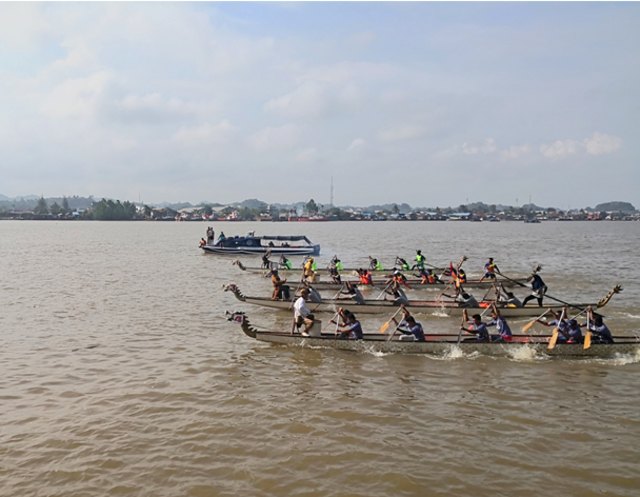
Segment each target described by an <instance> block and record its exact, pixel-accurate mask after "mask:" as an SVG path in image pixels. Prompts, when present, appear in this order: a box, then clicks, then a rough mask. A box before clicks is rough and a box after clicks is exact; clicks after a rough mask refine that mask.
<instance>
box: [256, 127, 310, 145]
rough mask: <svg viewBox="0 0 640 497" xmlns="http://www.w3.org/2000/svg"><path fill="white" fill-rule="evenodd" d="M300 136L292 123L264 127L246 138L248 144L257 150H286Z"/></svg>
mask: <svg viewBox="0 0 640 497" xmlns="http://www.w3.org/2000/svg"><path fill="white" fill-rule="evenodd" d="M299 136H300V129H299V128H298V127H297V126H296V125H294V124H285V125H283V126H276V127H266V128H263V129H261V130H260V131H258V132H257V133H254V134H253V135H251V136H250V137H249V138H248V143H249V145H250V146H251V147H252V148H253V149H254V150H257V151H269V150H286V149H289V148H291V147H293V146H294V145H295V144H296V143H297V141H298V139H299Z"/></svg>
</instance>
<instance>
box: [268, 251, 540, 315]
mask: <svg viewBox="0 0 640 497" xmlns="http://www.w3.org/2000/svg"><path fill="white" fill-rule="evenodd" d="M369 259H370V269H362V268H359V269H358V270H357V272H358V277H359V278H358V285H361V286H365V287H366V286H371V285H373V278H372V274H371V268H373V270H375V271H383V270H384V269H383V268H382V266H381V265H380V263H379V261H378V260H377V259H375V258H372V257H371V256H370V257H369ZM466 259H467V258H466V257H463V258H462V259H461V261H460V262H459V263H458V265H457V266H456V267H454V265H453V263H449V267H448V268H447V269H446V270H445V271H443V273H442V275H441V276H437V275H435V273H434V272H433V271H432V270H431V269H429V268H426V267H425V259H424V255H422V253H421V251H420V250H417V253H416V264H414V266H413V267H411V268H409V264H408V263H407V262H406V260H405V259H402V258H400V257H397V258H396V263H398V264H399V266H400V269H403V270H407V268H409V270H412V269H417V270H418V271H420V275H421V277H422V279H421V281H420V284H433V283H436V282H437V283H440V284H445V283H447V282H445V281H443V279H442V277H443V276H445V274H446V275H448V276H449V277H450V281H449V282H448V283H449V284H450V285H452V288H453V290H454V294H453V295H449V294H447V293H445V292H443V293H442V294H441V296H442V297H447V298H451V299H453V300H454V301H455V302H458V303H459V304H460V305H461V306H463V307H479V303H478V301H477V300H476V298H475V297H474V296H473V295H472V294H471V293H469V292H467V291H466V290H465V289H464V285H465V284H466V283H467V275H466V273H465V272H464V270H463V269H462V268H461V266H462V263H463V262H464V261H465V260H466ZM280 264H281V265H282V266H283V267H285V268H288V269H291V268H292V265H291V261H290V260H288V259H287V258H286V257H285V256H281V260H280ZM263 267H264V268H265V269H266V268H269V267H273V266H272V264H271V261H269V259H268V254H266V255H265V256H263ZM341 269H344V266H342V262H341V261H340V259H338V258H337V257H336V256H334V257H333V259H331V262H330V264H329V273H330V274H331V276H332V278H333V282H334V283H336V284H340V285H342V286H341V288H340V290H339V291H338V294H336V297H335V298H338V296H339V295H346V296H347V298H351V299H353V300H354V301H355V302H356V303H357V304H363V303H364V297H363V296H362V293H361V292H360V290H359V289H358V287H357V286H358V285H355V284H353V283H352V282H350V281H345V282H343V281H342V279H341V278H340V270H341ZM400 269H398V268H395V269H394V271H393V273H392V274H391V275H389V276H387V279H386V281H385V286H384V290H383V292H382V294H381V295H380V296H382V295H383V294H384V295H385V297H384V298H385V300H393V302H394V303H395V304H397V305H403V304H408V303H409V300H408V298H407V296H406V294H405V292H404V290H403V288H402V287H405V288H409V289H410V288H411V287H410V285H409V284H408V282H407V278H406V276H405V275H404V274H403V273H402V272H401V270H400ZM539 269H540V267H538V268H537V269H536V270H535V271H533V273H532V274H531V275H530V276H529V278H528V279H527V281H529V282H530V284H531V294H530V295H528V296H527V297H525V298H524V300H522V301H521V300H520V299H518V298H517V297H516V296H515V294H514V293H513V292H511V291H509V290H507V289H506V288H505V287H504V285H502V284H501V285H498V284H497V276H496V275H499V274H501V273H500V270H499V269H498V266H497V264H496V263H495V261H494V259H493V257H490V258H489V260H488V261H487V262H486V264H485V265H484V275H483V276H482V278H480V281H483V280H485V279H486V280H492V281H494V283H495V284H494V286H493V289H494V291H495V301H496V302H499V303H501V304H502V305H507V306H511V307H522V306H524V305H526V304H527V303H528V302H529V301H530V300H534V299H535V300H537V302H538V306H539V307H542V306H543V299H544V295H545V293H546V292H547V288H548V287H547V285H546V284H545V282H544V281H543V280H542V278H541V277H540V275H539V274H538V271H539ZM269 274H270V275H271V282H272V285H273V292H272V295H271V298H272V299H273V300H280V299H282V300H290V288H289V286H288V285H286V284H285V283H286V281H287V280H286V279H283V278H281V277H280V275H279V274H278V270H277V269H276V268H273V269H271V271H270V273H269ZM316 275H317V265H316V262H315V259H314V258H313V257H308V258H306V259H305V261H304V263H303V267H302V281H301V286H304V287H306V288H307V289H309V291H310V294H311V298H312V300H313V301H315V302H320V301H321V299H322V297H321V296H320V294H319V293H318V292H317V291H316V290H315V289H313V286H312V284H313V282H315V281H316ZM445 291H446V289H445ZM486 296H487V295H485V298H486ZM483 300H484V299H483Z"/></svg>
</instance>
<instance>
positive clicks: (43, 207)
mask: <svg viewBox="0 0 640 497" xmlns="http://www.w3.org/2000/svg"><path fill="white" fill-rule="evenodd" d="M33 212H34V214H39V215H41V216H43V215H45V214H49V206H48V205H47V201H46V200H45V199H44V197H40V198H39V199H38V204H37V205H36V207H35V209H33Z"/></svg>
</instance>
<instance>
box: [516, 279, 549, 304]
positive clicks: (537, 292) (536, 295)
mask: <svg viewBox="0 0 640 497" xmlns="http://www.w3.org/2000/svg"><path fill="white" fill-rule="evenodd" d="M527 281H530V282H531V295H527V296H526V297H525V298H524V300H523V301H522V306H523V307H524V306H525V305H527V302H529V301H530V300H533V299H536V300H537V301H538V307H542V300H543V299H544V294H545V293H547V285H545V283H544V281H543V280H542V278H541V277H540V275H539V274H538V273H531V276H529V277H528V278H527Z"/></svg>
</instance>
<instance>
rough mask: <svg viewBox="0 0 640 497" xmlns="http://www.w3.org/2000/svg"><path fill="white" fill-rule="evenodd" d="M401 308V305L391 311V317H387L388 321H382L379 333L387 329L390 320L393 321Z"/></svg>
mask: <svg viewBox="0 0 640 497" xmlns="http://www.w3.org/2000/svg"><path fill="white" fill-rule="evenodd" d="M401 310H403V307H399V308H398V310H397V311H396V312H394V313H393V316H391V318H389V321H385V322H384V323H382V326H380V330H379V331H380V333H386V332H387V330H388V329H389V326H391V321H393V319H394V318H395V317H396V316H397V315H398V313H399V312H400V311H401Z"/></svg>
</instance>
